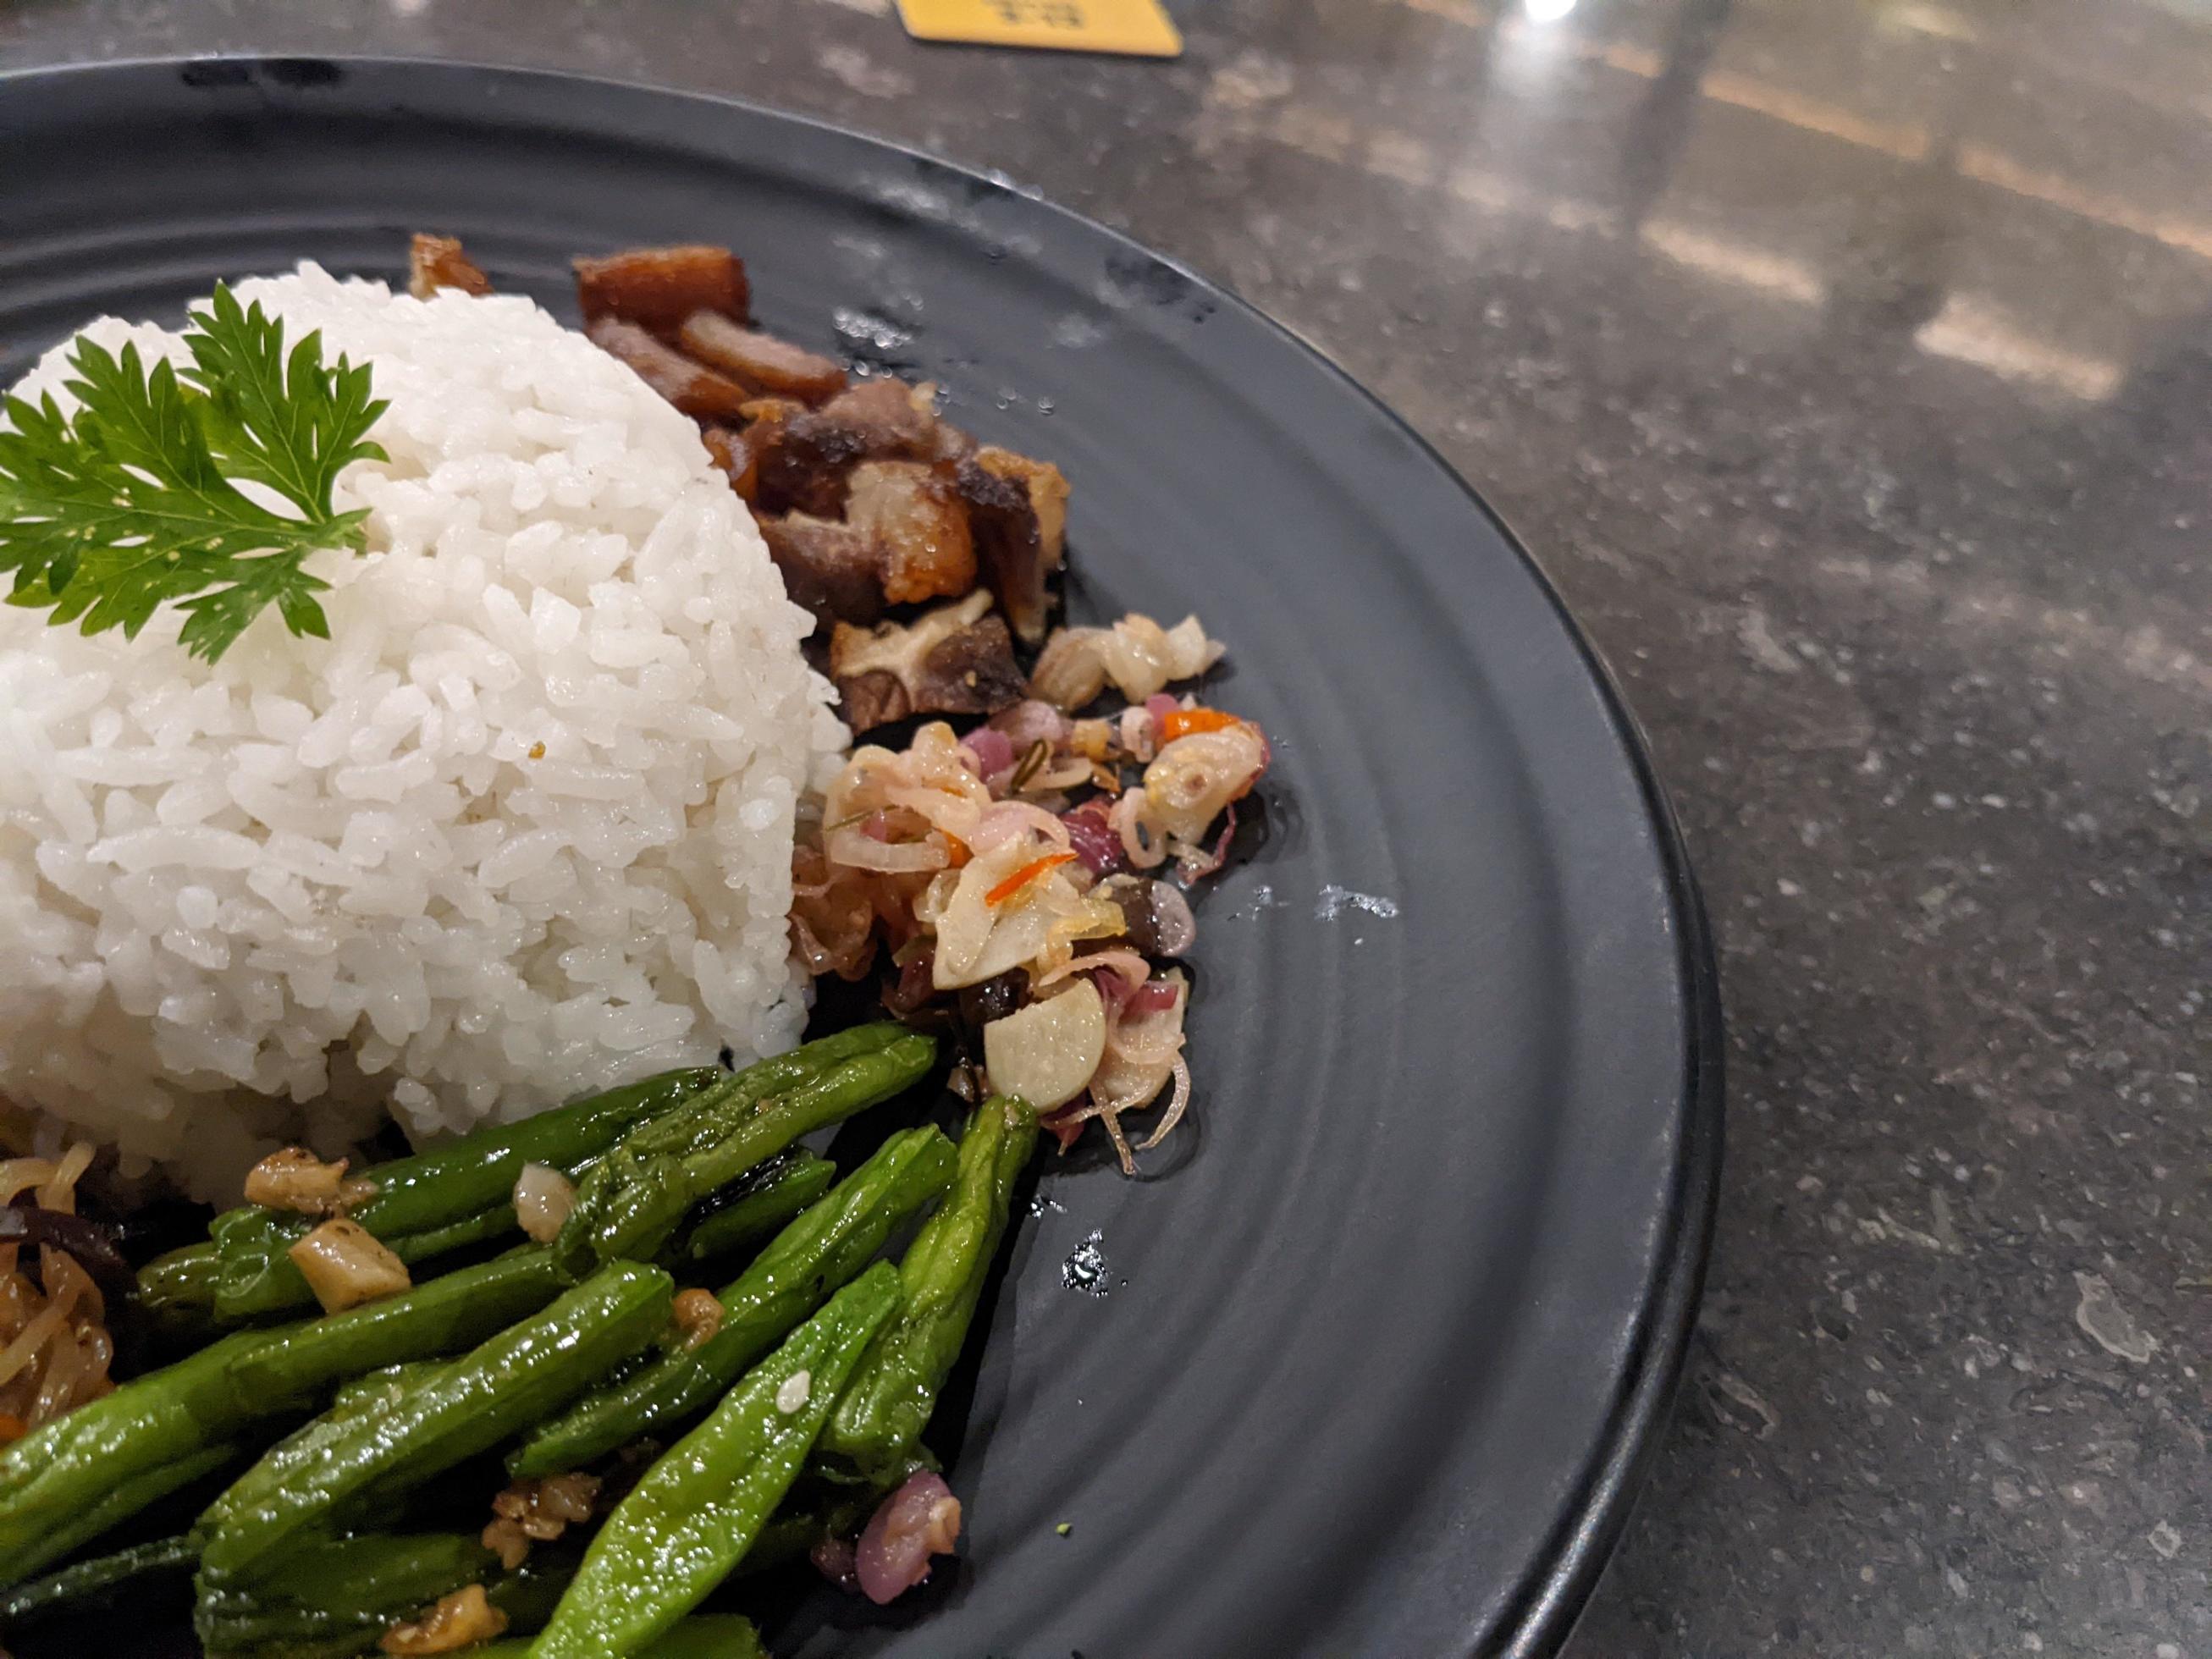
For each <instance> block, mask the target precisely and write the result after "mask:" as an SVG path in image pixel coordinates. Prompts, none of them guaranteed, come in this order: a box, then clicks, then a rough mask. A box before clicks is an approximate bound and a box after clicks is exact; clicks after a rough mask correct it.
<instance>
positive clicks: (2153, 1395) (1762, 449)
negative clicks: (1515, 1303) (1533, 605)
mask: <svg viewBox="0 0 2212 1659" xmlns="http://www.w3.org/2000/svg"><path fill="white" fill-rule="evenodd" d="M1176 9H1177V11H1178V14H1179V15H1181V16H1182V20H1183V21H1184V23H1185V24H1186V26H1187V28H1188V34H1189V40H1190V50H1189V52H1188V55H1187V56H1186V57H1184V58H1182V60H1181V61H1179V62H1176V63H1173V64H1152V63H1135V62H1115V61H1109V60H1103V59H1096V58H1060V57H1053V56H1048V55H1042V54H1016V53H1003V52H983V51H973V50H967V49H958V48H954V49H945V48H926V47H922V46H916V45H915V44H913V43H911V42H909V41H908V40H906V38H905V37H904V36H903V35H902V33H900V32H899V30H898V27H897V26H896V22H895V21H893V20H892V19H891V18H890V15H888V9H887V0H785V3H782V4H778V5H773V6H772V5H769V4H768V3H766V0H736V3H731V4H724V5H710V4H707V3H704V0H639V3H629V4H592V3H589V0H388V3H380V4H379V3H368V0H345V3H337V0H222V3H216V0H194V3H191V4H179V3H161V0H82V3H64V0H15V3H13V4H12V5H9V6H6V7H4V8H0V67H15V66H21V65H28V64H46V63H57V62H62V61H66V60H70V59H77V58H106V57H117V56H128V55H134V54H146V53H153V52H180V51H200V50H214V49H241V50H251V51H256V52H344V51H355V52H396V53H417V54H427V55H444V56H453V57H465V58H483V59H503V60H508V61H519V62H527V63H533V64H548V65H553V66H558V67H568V68H575V69H582V70H592V71H596V72H599V73H603V74H610V75H614V76H625V77H630V78H637V79H647V80H657V81H662V82H669V83H671V84H675V85H679V86H684V87H690V88H702V89H707V90H711V91H717V92H730V93H737V94H744V95H747V96H750V97H753V98H757V99H762V100H768V101H771V102H775V103H779V104H782V105H785V106H789V107H792V108H795V109H799V110H802V111H805V112H811V113H815V114H820V115H825V116H829V117H832V118H836V119H839V120H842V121H846V122H848V123H851V124H853V125H859V126H861V127H865V128H867V129H871V130H873V131H878V132H881V133H884V134H885V135H888V136H890V137H896V138H900V139H903V140H907V141H908V142H911V143H917V144H921V145H922V146H925V147H927V148H929V149H934V150H938V151H940V152H942V153H944V154H945V155H950V156H951V157H953V158H954V159H957V160H959V161H966V162H969V163H973V164H976V165H981V166H985V167H997V168H1000V169H1002V170H1003V171H1005V172H1006V173H1010V174H1012V175H1013V176H1014V177H1015V178H1017V179H1020V180H1022V181H1024V183H1028V184H1034V185H1037V186H1039V187H1040V188H1042V190H1043V191H1045V192H1046V193H1047V194H1048V195H1050V196H1053V197H1057V198H1059V199H1060V200H1061V201H1064V202H1066V203H1067V204H1070V205H1072V206H1074V207H1076V208H1079V209H1081V210H1085V211H1086V212H1089V213H1091V214H1093V215H1095V216H1098V217H1100V218H1102V219H1104V220H1106V221H1107V222H1109V223H1111V224H1115V225H1117V226H1120V227H1121V228H1126V229H1127V230H1129V231H1130V232H1132V233H1133V234H1135V235H1137V236H1139V237H1140V238H1142V239H1143V240H1146V241H1147V242H1150V243H1152V244H1155V245H1157V246H1159V247H1161V248H1163V249H1164V250H1165V251H1167V252H1170V253H1171V254H1173V255H1175V256H1176V257H1178V258H1182V259H1185V260H1187V261H1188V262H1190V263H1191V264H1194V265H1196V266H1197V267H1199V268H1200V270H1206V271H1208V272H1210V273H1212V274H1213V275H1215V276H1219V277H1221V278H1224V279H1225V280H1226V281H1227V282H1229V283H1231V284H1232V285H1233V286H1235V287H1236V288H1237V289H1240V290H1242V291H1243V293H1244V294H1245V295H1249V297H1250V298H1251V299H1253V300H1254V301H1257V302H1258V303H1259V304H1260V305H1261V306H1263V307H1266V308H1267V309H1268V310H1269V311H1272V312H1273V313H1275V314H1276V315H1277V316H1279V317H1280V318H1281V319H1284V320H1285V322H1287V323H1289V324H1290V325H1291V326H1292V327H1294V328H1296V329H1297V330H1298V331H1300V332H1302V333H1304V335H1305V336H1306V337H1308V338H1310V339H1311V340H1313V341H1314V342H1316V343H1317V344H1319V345H1320V346H1321V347H1322V349H1324V350H1326V351H1328V352H1329V353H1330V354H1332V355H1333V356H1335V357H1337V358H1338V359H1340V361H1341V362H1344V363H1345V364H1346V366H1347V367H1348V368H1350V369H1351V370H1352V372H1353V373H1354V374H1357V375H1358V376H1359V377H1360V378H1361V379H1363V380H1365V381H1367V382H1368V383H1369V384H1370V385H1371V386H1374V387H1375V388H1376V390H1377V391H1379V392H1382V393H1383V395H1384V396H1385V397H1386V398H1389V399H1390V400H1391V401H1392V402H1394V403H1395V404H1396V405H1397V406H1398V407H1399V408H1400V409H1401V410H1403V411H1404V412H1405V413H1406V414H1407V416H1409V417H1410V418H1411V419H1412V420H1413V422H1415V423H1416V424H1417V425H1418V426H1419V427H1420V428H1422V429H1423V430H1424V431H1425V433H1426V434H1427V435H1429V436H1430V437H1431V439H1433V440H1434V441H1436V442H1437V445H1438V446H1439V447H1441V448H1442V449H1443V452H1444V453H1446V454H1447V455H1448V456H1449V458H1450V459H1452V461H1453V462H1455V464H1456V465H1458V466H1459V467H1460V468H1461V469H1462V471H1465V472H1466V473H1467V475H1468V477H1470V478H1472V479H1474V481H1475V482H1476V483H1478V484H1479V485H1480V487H1481V488H1482V489H1484V490H1485V491H1486V493H1487V494H1488V495H1489V496H1490V497H1491V499H1492V501H1494V502H1495V503H1496V504H1497V505H1498V507H1499V508H1500V509H1501V510H1502V511H1503V512H1504V514H1505V516H1506V517H1507V518H1508V519H1509V520H1511V521H1512V522H1513V523H1514V524H1515V525H1516V526H1517V527H1518V528H1519V529H1520V531H1521V532H1522V534H1523V535H1524V536H1525V537H1526V538H1527V539H1528V542H1529V543H1530V544H1531V545H1532V546H1534V548H1535V550H1537V553H1538V555H1539V556H1540V558H1541V560H1542V562H1544V563H1545V565H1546V566H1547V568H1548V569H1549V570H1550V571H1551V573H1552V574H1553V577H1554V578H1555V579H1556V580H1558V581H1559V584H1560V586H1562V587H1563V588H1564V589H1565V592H1566V594H1567V597H1568V599H1569V600H1570V601H1571V604H1572V605H1574V607H1575V609H1576V611H1577V613H1578V614H1579V615H1580V616H1581V617H1582V618H1583V622H1584V623H1586V625H1587V626H1588V627H1589V629H1590V631H1591V632H1592V633H1593V635H1595V638H1596V641H1597V642H1598V644H1599V646H1600V647H1601V648H1602V649H1603V650H1604V652H1605V653H1607V655H1608V656H1609V657H1610V658H1611V659H1612V661H1613V665H1614V666H1615V667H1616V668H1617V669H1618V671H1620V675H1621V677H1622V678H1623V680H1624V681H1625V682H1626V686H1627V689H1628V691H1629V694H1630V696H1631V698H1632V702H1634V704H1635V705H1636V707H1637V708H1638V710H1639V712H1640V714H1641V715H1642V718H1643V719H1644V722H1645V724H1646V725H1647V726H1648V727H1649V729H1650V735H1651V738H1652V742H1653V744H1654V746H1655V747H1656V750H1657V752H1658V756H1659V759H1660V762H1661V764H1662V769H1663V770H1664V772H1665V773H1666V775H1668V778H1669V780H1670V781H1671V783H1672V786H1673V788H1674V794H1675V799H1676V801H1677V803H1678V805H1679V806H1680V811H1681V813H1682V816H1683V818H1684V820H1685V823H1686V829H1687V831H1688V835H1689V838H1690V842H1691V845H1692V852H1693V853H1694V854H1695V856H1696V858H1697V860H1698V862H1699V868H1700V870H1701V872H1702V874H1703V877H1704V879H1705V887H1706V891H1707V894H1708V896H1709V899H1710V901H1711V908H1712V913H1713V919H1714V921H1715V922H1716V924H1717V929H1718V933H1719V936H1720V940H1721V945H1722V949H1723V958H1724V961H1723V969H1724V974H1725V977H1726V984H1727V994H1728V999H1729V1014H1730V1020H1731V1024H1732V1030H1733V1043H1732V1048H1731V1053H1730V1056H1729V1065H1730V1067H1731V1073H1732V1078H1731V1080H1732V1083H1733V1085H1734V1087H1733V1090H1732V1096H1733V1103H1734V1113H1733V1117H1732V1121H1731V1130H1730V1146H1729V1170H1728V1176H1727V1188H1726V1194H1725V1197H1724V1200H1723V1209H1722V1214H1721V1221H1720V1236H1719V1241H1718V1245H1717V1255H1716V1256H1715V1260H1714V1265H1713V1271H1712V1275H1711V1281H1710V1288H1709V1291H1708V1295H1707V1300H1706V1308H1705V1317H1704V1320H1703V1322H1702V1324H1701V1327H1700V1331H1699V1338H1698V1340H1697V1343H1696V1347H1695V1352H1694V1354H1693V1356H1692V1362H1691V1366H1690V1371H1689V1375H1688V1377H1687V1380H1686V1386H1685V1389H1684V1395H1683V1400H1682V1405H1681V1408H1680V1413H1679V1414H1678V1419H1677V1422H1676V1424H1675V1426H1674V1430H1673V1431H1672V1433H1671V1436H1670V1437H1669V1440H1668V1444H1667V1446H1666V1448H1665V1449H1664V1452H1663V1454H1662V1457H1661V1459H1660V1462H1659V1465H1658V1468H1657V1473H1656V1478H1655V1479H1654V1480H1653V1481H1652V1483H1651V1485H1650V1488H1649V1490H1648V1491H1647V1492H1646V1495H1645V1498H1644V1503H1643V1505H1642V1508H1641V1510H1640V1512H1639V1516H1638V1520H1637V1522H1636V1523H1635V1525H1634V1527H1633V1528H1632V1532H1631V1534H1630V1537H1629V1540H1628V1542H1627V1544H1626V1547H1625V1548H1624V1550H1623V1552H1622V1553H1621V1555H1620V1559H1619V1560H1618V1561H1617V1563H1616V1565H1615V1566H1614V1568H1613V1571H1612V1573H1611V1575H1610V1577H1608V1579H1607V1583H1606V1584H1605V1586H1604V1587H1603V1589H1601V1592H1600V1594H1599V1596H1598V1598H1597V1601H1596V1602H1595V1605H1594V1606H1593V1607H1592V1608H1591V1610H1590V1612H1589V1615H1588V1617H1587V1619H1586V1620H1585V1621H1584V1624H1583V1631H1582V1632H1581V1634H1580V1635H1579V1636H1578V1638H1577V1652H1578V1654H1579V1655H1580V1656H1583V1659H1597V1656H1607V1659H1610V1656H1620V1655H1632V1654H1633V1655H1644V1654H1693V1655H1699V1656H1730V1655H1739V1654H1788V1655H1793V1656H1800V1655H1828V1654H1838V1655H1840V1654H1876V1653H1879V1654H1922V1653H1925V1654H1935V1655H1966V1654H1975V1655H1984V1654H2005V1653H2043V1654H2084V1655H2089V1654H2094V1655H2127V1656H2142V1659H2179V1656H2183V1655H2191V1656H2193V1655H2203V1654H2208V1653H2212V1590H2208V1583H2207V1569H2208V1565H2212V1504H2208V1501H2207V1500H2208V1495H2212V1481H2209V1480H2208V1478H2207V1459H2206V1446H2205V1438H2206V1431H2207V1428H2208V1425H2212V1401H2208V1398H2207V1386H2206V1378H2205V1376H2203V1375H2201V1374H2200V1366H2201V1365H2202V1364H2203V1349H2204V1346H2205V1338H2206V1333H2207V1328H2208V1315H2212V1291H2208V1290H2207V1289H2206V1288H2205V1287H2204V1286H2205V1284H2206V1282H2207V1275H2212V1204H2208V1198H2212V1188H2208V1183H2212V1170H2208V1165H2212V1158H2208V1155H2207V1154H2208V1146H2207V1137H2206V1122H2207V1113H2208V1107H2212V1101H2208V1097H2207V1095H2208V1087H2209V1086H2212V1054H2208V1053H2207V1049H2206V1045H2205V1042H2204V1041H2203V1032H2204V1031H2205V1030H2206V1029H2207V1021H2206V1018H2205V1011H2204V1006H2203V997H2204V989H2203V981H2204V978H2205V974H2206V969H2207V967H2208V964H2212V753H2208V746H2207V731H2208V726H2212V559H2208V556H2207V551H2206V550H2207V545H2208V535H2207V528H2206V526H2207V521H2208V520H2212V488H2208V487H2212V465H2208V463H2212V439H2208V438H2207V436H2206V434H2207V432H2208V430H2212V426H2208V422H2207V420H2206V417H2205V405H2206V403H2207V399H2208V397H2212V189H2208V188H2207V187H2206V180H2207V179H2212V94H2208V92H2207V91H2206V88H2208V87H2212V9H2208V8H2207V7H2206V6H2205V5H2204V3H2203V0H2168V3H2165V4H2154V3H2149V0H2109V3H2106V4H2105V5H2102V6H2098V7H2084V6H2077V5H2071V4H2066V3H2061V0H2004V3H1999V0H1865V3H1861V4H1857V5H1849V6H1846V5H1836V4H1830V5H1823V6H1814V5H1810V4H1807V3H1805V0H1759V3H1748V0H1747V3H1735V4H1731V3H1730V0H1674V3H1629V0H1583V4H1582V5H1580V6H1579V7H1575V6H1573V5H1572V3H1571V0H1512V3H1510V4H1503V5H1499V6H1497V7H1494V8H1493V7H1492V6H1491V5H1489V4H1488V3H1486V0H1330V3H1322V0H1302V3H1301V0H1291V3H1285V4H1275V5H1270V4H1265V3H1261V0H1206V3H1200V0H1176ZM1556 14H1565V15H1556ZM0 234H4V233H0Z"/></svg>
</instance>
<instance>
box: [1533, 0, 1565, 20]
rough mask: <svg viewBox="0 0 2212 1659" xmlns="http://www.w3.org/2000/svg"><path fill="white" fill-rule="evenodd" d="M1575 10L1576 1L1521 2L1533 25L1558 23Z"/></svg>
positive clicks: (1542, 0)
mask: <svg viewBox="0 0 2212 1659" xmlns="http://www.w3.org/2000/svg"><path fill="white" fill-rule="evenodd" d="M1521 9H1522V12H1524V13H1525V14H1526V15H1528V21H1530V22H1532V23H1556V22H1558V21H1559V19H1561V18H1562V17H1565V15H1567V14H1568V13H1569V12H1571V11H1572V10H1573V9H1575V0H1521Z"/></svg>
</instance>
